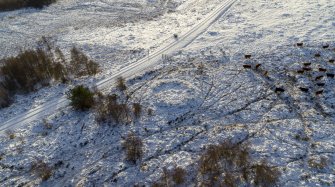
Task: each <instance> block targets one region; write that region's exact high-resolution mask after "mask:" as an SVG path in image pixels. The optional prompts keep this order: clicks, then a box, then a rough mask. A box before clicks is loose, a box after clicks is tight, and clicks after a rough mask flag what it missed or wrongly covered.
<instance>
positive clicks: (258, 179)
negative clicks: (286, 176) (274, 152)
mask: <svg viewBox="0 0 335 187" xmlns="http://www.w3.org/2000/svg"><path fill="white" fill-rule="evenodd" d="M252 169H253V173H254V183H255V185H256V186H264V187H267V186H274V185H275V184H276V183H277V181H278V178H279V176H280V172H279V171H278V170H277V169H276V168H271V167H270V166H268V164H267V162H266V161H263V162H262V163H260V164H256V165H254V166H253V167H252Z"/></svg>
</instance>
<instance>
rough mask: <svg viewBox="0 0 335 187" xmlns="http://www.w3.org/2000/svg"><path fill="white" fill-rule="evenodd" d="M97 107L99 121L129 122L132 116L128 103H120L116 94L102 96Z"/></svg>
mask: <svg viewBox="0 0 335 187" xmlns="http://www.w3.org/2000/svg"><path fill="white" fill-rule="evenodd" d="M95 108H96V115H97V116H96V119H97V121H98V122H107V123H112V122H114V123H116V124H119V123H127V122H128V120H129V117H130V110H129V107H128V105H127V104H124V103H119V102H118V97H117V96H116V95H109V96H107V97H100V98H99V99H98V102H97V104H96V107H95Z"/></svg>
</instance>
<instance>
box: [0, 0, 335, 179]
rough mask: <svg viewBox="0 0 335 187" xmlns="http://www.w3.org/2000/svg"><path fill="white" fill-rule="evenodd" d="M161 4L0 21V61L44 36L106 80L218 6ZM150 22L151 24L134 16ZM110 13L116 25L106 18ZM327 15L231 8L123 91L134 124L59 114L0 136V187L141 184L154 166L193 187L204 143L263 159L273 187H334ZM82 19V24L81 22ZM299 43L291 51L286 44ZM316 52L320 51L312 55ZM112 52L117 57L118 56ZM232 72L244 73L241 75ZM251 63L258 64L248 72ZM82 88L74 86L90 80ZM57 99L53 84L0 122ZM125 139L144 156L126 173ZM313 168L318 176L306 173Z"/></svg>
mask: <svg viewBox="0 0 335 187" xmlns="http://www.w3.org/2000/svg"><path fill="white" fill-rule="evenodd" d="M162 2H165V1H136V2H134V1H129V3H125V1H122V2H120V1H119V2H116V1H107V0H104V1H103V0H99V1H88V0H86V1H79V0H76V1H74V0H72V1H64V2H63V1H61V2H59V3H57V4H55V5H52V6H51V7H49V8H47V9H44V10H42V11H40V12H36V11H33V10H25V11H24V10H20V11H15V12H11V13H1V19H2V21H1V22H0V28H1V30H0V33H1V36H0V37H1V38H0V42H1V44H3V45H1V46H0V49H1V53H0V56H7V55H8V54H12V52H13V53H14V54H15V49H17V47H18V46H21V43H19V42H22V41H24V43H23V44H22V45H23V46H30V45H34V44H33V43H34V42H35V41H37V40H38V38H39V37H40V36H43V35H44V33H47V36H49V37H52V38H53V40H54V41H55V43H56V44H57V45H59V46H61V48H62V49H67V48H69V46H71V45H79V46H80V47H81V48H82V49H83V50H84V51H85V52H87V53H88V54H89V55H90V56H91V57H92V58H93V59H95V60H97V61H98V62H99V63H100V64H101V65H102V66H103V68H104V71H103V72H102V73H101V75H99V76H104V75H108V73H110V71H108V70H109V69H110V68H113V69H112V70H111V72H116V71H117V70H118V69H120V68H121V67H123V66H124V65H125V63H127V61H128V63H129V62H131V61H132V60H135V59H138V58H140V57H141V56H142V55H145V54H142V53H141V52H139V55H138V56H134V57H132V58H129V57H127V56H128V55H127V50H131V49H143V50H144V51H145V50H148V49H150V48H157V47H159V46H160V45H161V44H162V43H164V42H166V41H169V40H171V39H173V38H171V36H172V35H173V33H179V32H182V31H184V30H187V28H189V27H191V26H192V25H194V24H195V23H196V22H197V18H198V17H201V15H203V14H206V13H208V12H209V11H210V10H211V9H212V8H213V7H215V5H216V4H217V3H218V2H219V1H210V0H188V1H186V0H185V1H166V2H170V3H172V5H173V6H172V5H171V4H164V6H159V3H162ZM117 7H122V8H120V10H122V11H129V12H131V13H133V16H131V17H132V18H134V20H132V19H131V20H127V21H124V22H121V25H112V24H111V23H115V22H116V23H120V22H118V21H115V20H113V19H112V18H109V17H112V16H111V15H110V14H112V13H111V10H113V11H114V10H115V11H116V10H119V9H118V8H117ZM125 7H127V8H125ZM162 7H163V9H164V10H160V8H162ZM167 7H169V8H167ZM171 7H173V8H171ZM168 9H172V10H171V11H168ZM60 10H62V11H60ZM162 11H163V12H164V11H165V12H164V13H162ZM152 12H157V15H159V16H156V17H154V18H152V19H148V17H146V18H143V17H142V18H141V19H139V18H138V16H137V15H140V14H141V15H142V14H143V15H147V16H148V15H150V14H151V13H152ZM42 15H45V16H46V17H45V18H43V17H42ZM115 15H117V16H120V15H121V16H125V15H123V14H120V13H119V12H117V11H116V13H115ZM334 15H335V2H334V1H331V0H320V1H314V0H297V1H289V0H284V1H266V0H250V1H246V0H240V1H238V2H237V3H236V4H235V5H234V6H233V7H232V8H231V9H230V11H229V13H228V14H226V15H224V16H222V17H221V18H220V19H219V20H218V21H217V22H216V23H214V24H213V25H212V26H211V27H210V28H209V29H208V31H207V32H205V33H204V34H202V35H201V36H200V37H198V39H197V40H195V41H193V42H192V43H191V44H190V45H188V46H187V47H186V48H184V49H183V50H182V51H180V52H176V53H175V54H174V55H173V56H171V57H170V58H168V59H163V60H162V61H161V62H160V64H159V65H158V66H156V67H155V68H154V69H152V70H150V71H148V72H142V73H139V74H138V75H134V77H132V78H131V79H129V80H128V81H127V86H128V89H129V90H128V92H129V93H132V94H131V98H130V102H140V103H141V104H142V106H143V109H144V112H143V115H142V117H141V118H140V119H139V120H134V121H132V122H130V123H129V124H127V125H115V126H107V125H101V124H98V123H97V122H96V121H95V116H94V113H93V111H88V112H76V111H74V110H73V109H71V108H70V107H67V108H65V109H63V110H61V111H58V112H56V113H54V114H53V115H51V116H48V117H47V118H45V119H41V120H39V121H36V122H33V123H31V124H29V125H27V126H25V127H23V128H20V129H15V130H14V134H15V138H13V139H10V138H9V137H7V136H6V137H4V136H2V137H1V140H0V147H1V150H0V158H1V159H0V168H1V170H0V184H1V186H22V185H27V186H29V185H32V186H35V185H41V186H76V185H78V186H80V185H83V186H103V185H105V186H132V185H146V186H150V184H152V183H153V182H155V181H157V180H159V178H160V177H161V175H162V172H163V171H162V170H163V168H164V167H167V168H169V167H173V166H180V167H182V168H184V169H186V171H187V173H188V177H187V180H186V182H185V183H184V184H183V185H184V186H194V185H196V181H197V180H198V178H197V176H196V168H197V163H198V162H197V161H198V159H199V157H200V155H201V154H202V153H203V152H204V150H205V148H206V147H207V146H208V145H210V144H217V143H219V142H221V141H224V140H227V139H231V140H233V141H235V142H241V143H242V144H248V145H249V147H250V149H251V155H252V157H253V158H255V159H256V160H262V159H267V160H268V161H269V163H270V165H271V166H273V167H276V168H278V169H279V170H280V172H281V177H280V181H279V183H278V185H279V186H334V185H335V170H334V168H335V163H334V162H335V136H334V134H335V132H334V129H335V128H334V125H335V100H334V98H335V89H334V85H335V82H334V81H335V79H334V77H333V76H334V73H335V64H334V63H333V62H331V61H329V60H330V59H334V58H335V40H334V39H335V17H334ZM59 16H61V17H62V19H60V17H59ZM117 16H115V17H117ZM127 16H129V15H128V14H127ZM37 18H39V19H37ZM40 18H42V19H40ZM50 18H53V19H50ZM56 18H57V19H56ZM88 18H90V19H91V18H92V20H94V21H90V22H87V20H86V19H88ZM135 18H136V19H135ZM45 19H47V20H48V21H49V22H50V23H48V24H46V23H45ZM64 19H66V20H68V22H67V21H62V20H64ZM100 19H101V22H100V21H99V20H100ZM115 19H119V18H115ZM128 21H129V22H128ZM14 23H17V24H16V25H15V24H14ZM41 24H46V25H47V26H45V27H44V26H41V27H36V25H41ZM67 24H68V25H67ZM109 24H110V25H111V26H110V27H109V26H108V25H109ZM75 27H77V29H75ZM55 28H57V29H59V31H58V30H57V29H55ZM43 29H45V30H43ZM19 31H20V34H18V33H19ZM2 33H3V34H2ZM29 35H33V36H34V37H31V38H29V37H27V36H29ZM20 37H21V38H20ZM22 38H28V39H26V40H24V39H22ZM300 41H303V42H304V47H302V48H301V47H297V46H295V44H296V43H297V42H300ZM325 44H329V47H328V48H323V46H325ZM120 51H123V52H124V53H121V55H118V54H120ZM143 53H145V52H143ZM245 54H251V55H252V57H251V59H245V58H244V55H245ZM315 54H320V57H315ZM111 59H113V60H111ZM114 59H117V60H114ZM304 63H311V65H308V64H304ZM244 64H250V65H251V66H252V68H251V69H248V68H247V69H246V68H243V65H244ZM257 64H261V65H260V66H259V67H258V68H256V67H255V66H256V65H257ZM202 66H203V68H199V67H202ZM308 67H311V70H309V69H308ZM303 68H305V71H304V72H303V73H302V72H298V71H299V70H302V69H303ZM320 68H321V69H320ZM323 69H325V70H326V72H324V70H323ZM201 70H203V73H200V72H201ZM87 79H90V80H87ZM87 79H83V80H78V83H80V82H84V83H85V82H88V84H90V83H92V82H93V81H94V78H87ZM276 88H283V89H284V92H282V93H281V92H276ZM66 89H67V86H66V85H58V86H57V85H55V86H53V87H50V88H44V89H42V90H40V91H39V92H37V93H35V94H30V95H29V96H18V97H17V102H16V103H15V104H14V105H12V106H11V107H9V108H7V109H2V110H0V113H1V114H0V117H1V119H4V118H7V117H8V116H15V114H16V113H17V111H20V110H22V108H25V107H28V108H29V107H31V106H30V105H34V104H35V105H41V104H43V103H44V101H45V100H47V98H52V97H56V95H57V94H59V95H61V94H62V93H63V92H64V90H66ZM306 89H307V91H306ZM321 90H322V91H323V92H322V93H320V91H321ZM111 92H112V93H114V92H116V91H115V89H111ZM27 102H29V103H28V104H27ZM27 105H29V106H27ZM148 109H152V111H153V113H152V114H151V115H149V114H148V112H147V110H148ZM129 132H134V133H135V134H136V135H138V136H139V137H141V139H142V140H143V143H144V156H143V158H142V159H141V160H140V161H139V162H138V163H137V164H132V163H129V162H127V161H125V154H124V150H123V149H122V146H121V144H122V141H123V140H124V137H125V136H126V135H127V134H128V133H129ZM36 160H43V161H44V162H46V163H47V164H48V165H50V166H53V168H54V169H53V175H52V177H51V178H50V179H48V180H47V181H44V182H41V180H40V179H39V178H37V177H36V176H34V175H32V173H31V171H30V168H31V165H32V163H33V162H34V161H36ZM321 160H324V161H325V163H326V164H325V166H324V167H323V168H318V167H315V165H317V163H320V161H321Z"/></svg>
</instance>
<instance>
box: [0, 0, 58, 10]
mask: <svg viewBox="0 0 335 187" xmlns="http://www.w3.org/2000/svg"><path fill="white" fill-rule="evenodd" d="M56 1H57V0H0V11H9V10H16V9H20V8H26V7H33V8H43V7H44V6H48V5H50V4H52V3H55V2H56Z"/></svg>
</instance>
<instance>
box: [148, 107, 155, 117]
mask: <svg viewBox="0 0 335 187" xmlns="http://www.w3.org/2000/svg"><path fill="white" fill-rule="evenodd" d="M153 113H154V111H153V110H152V108H148V115H149V116H152V115H153Z"/></svg>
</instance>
